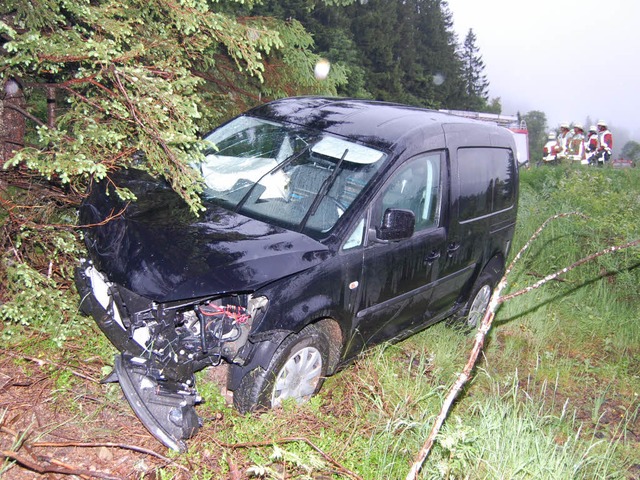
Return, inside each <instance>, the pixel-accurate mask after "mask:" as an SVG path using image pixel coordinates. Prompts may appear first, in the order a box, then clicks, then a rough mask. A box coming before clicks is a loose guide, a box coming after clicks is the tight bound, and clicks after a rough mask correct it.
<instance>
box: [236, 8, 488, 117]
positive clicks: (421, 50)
mask: <svg viewBox="0 0 640 480" xmlns="http://www.w3.org/2000/svg"><path fill="white" fill-rule="evenodd" d="M328 3H330V2H316V1H314V0H266V1H264V2H262V3H261V4H259V5H253V6H250V7H247V6H243V5H241V4H237V6H229V5H227V7H228V8H230V9H232V10H233V11H230V12H229V13H233V14H236V15H238V16H239V17H242V16H246V17H256V16H260V17H274V18H277V19H280V20H285V21H286V20H292V19H295V20H297V21H299V22H300V23H301V24H302V25H303V26H304V28H305V29H306V30H307V31H308V32H309V33H310V34H311V35H312V37H313V39H314V42H315V51H316V53H318V54H319V55H321V56H323V57H326V58H327V59H328V60H329V61H330V62H331V63H332V64H334V65H337V66H340V67H342V68H344V70H345V72H346V76H347V82H346V83H345V84H342V85H338V87H337V91H338V94H340V95H343V96H349V97H359V98H372V99H376V100H385V101H392V102H400V103H408V104H412V105H419V106H424V107H428V108H448V109H459V110H473V111H484V112H493V113H500V110H501V105H500V99H499V98H497V99H492V100H490V99H489V95H488V87H489V82H488V80H487V78H486V76H485V75H484V73H483V70H484V64H483V62H482V57H481V55H480V53H479V51H478V48H477V47H476V45H475V35H474V34H473V32H472V31H471V30H470V31H469V32H468V34H467V35H466V37H465V39H464V41H463V42H462V43H460V42H459V39H458V38H457V36H456V34H455V33H454V31H453V28H452V27H453V20H452V14H451V12H450V10H449V7H448V4H447V2H446V1H444V0H404V1H398V0H359V1H356V2H354V3H351V4H350V5H347V6H336V5H328Z"/></svg>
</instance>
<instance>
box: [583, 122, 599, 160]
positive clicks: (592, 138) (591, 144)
mask: <svg viewBox="0 0 640 480" xmlns="http://www.w3.org/2000/svg"><path fill="white" fill-rule="evenodd" d="M599 145H600V144H599V143H598V130H597V129H596V126H595V125H591V126H590V127H589V133H588V135H587V140H586V141H585V150H586V157H587V163H588V164H589V165H593V164H594V163H596V162H597V160H596V155H597V154H598V146H599Z"/></svg>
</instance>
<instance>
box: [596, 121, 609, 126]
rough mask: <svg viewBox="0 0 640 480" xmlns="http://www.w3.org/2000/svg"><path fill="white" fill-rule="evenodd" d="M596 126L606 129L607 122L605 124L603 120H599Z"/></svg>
mask: <svg viewBox="0 0 640 480" xmlns="http://www.w3.org/2000/svg"><path fill="white" fill-rule="evenodd" d="M598 126H599V127H606V126H607V122H605V121H604V120H599V121H598Z"/></svg>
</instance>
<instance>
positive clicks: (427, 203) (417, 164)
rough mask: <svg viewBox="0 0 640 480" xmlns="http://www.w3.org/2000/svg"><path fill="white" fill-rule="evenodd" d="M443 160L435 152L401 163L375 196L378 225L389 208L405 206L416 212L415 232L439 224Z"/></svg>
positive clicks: (375, 217) (375, 215)
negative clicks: (377, 195) (376, 197)
mask: <svg viewBox="0 0 640 480" xmlns="http://www.w3.org/2000/svg"><path fill="white" fill-rule="evenodd" d="M441 161H442V160H441V153H440V152H432V153H428V154H423V155H420V156H418V157H415V158H413V159H411V160H409V161H407V162H406V163H405V164H404V165H402V166H401V167H400V168H399V169H398V170H397V171H396V172H395V173H394V174H393V175H392V177H391V178H390V179H389V180H388V181H387V183H386V185H385V186H384V188H383V189H382V192H381V194H380V195H379V197H378V199H377V200H376V203H375V206H374V212H373V219H374V222H376V225H381V224H382V217H383V215H384V212H385V211H386V210H387V209H388V208H403V209H407V210H411V211H412V212H413V213H414V215H415V216H416V228H415V231H416V232H418V231H421V230H426V229H428V228H431V227H434V226H437V225H438V223H439V220H440V197H441V195H440V192H441V186H440V163H441Z"/></svg>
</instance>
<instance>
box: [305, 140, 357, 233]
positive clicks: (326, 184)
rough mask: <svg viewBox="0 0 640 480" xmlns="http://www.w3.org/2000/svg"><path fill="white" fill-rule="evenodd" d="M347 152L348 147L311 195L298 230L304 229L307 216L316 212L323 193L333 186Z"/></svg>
mask: <svg viewBox="0 0 640 480" xmlns="http://www.w3.org/2000/svg"><path fill="white" fill-rule="evenodd" d="M347 153H349V149H348V148H347V149H346V150H345V151H344V153H343V154H342V157H340V160H338V163H336V168H334V169H333V172H331V175H329V176H328V177H327V178H326V180H325V181H324V182H322V185H320V189H319V190H318V193H316V196H315V197H313V202H311V206H310V207H309V210H307V213H305V215H304V218H303V219H302V221H301V222H300V227H299V231H300V232H301V231H302V229H304V227H305V225H306V224H307V220H309V218H310V217H311V216H312V215H313V214H314V213H316V210H318V207H319V206H320V202H322V200H323V198H324V196H325V194H326V193H327V192H328V191H329V189H330V188H331V187H332V186H333V182H335V181H336V178H337V176H338V172H339V171H340V167H341V166H342V162H344V159H345V158H346V157H347Z"/></svg>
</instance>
